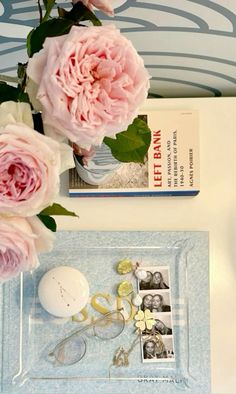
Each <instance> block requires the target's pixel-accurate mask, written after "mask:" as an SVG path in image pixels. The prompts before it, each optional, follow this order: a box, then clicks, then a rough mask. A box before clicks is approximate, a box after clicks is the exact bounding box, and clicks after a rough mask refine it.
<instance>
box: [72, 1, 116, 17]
mask: <svg viewBox="0 0 236 394" xmlns="http://www.w3.org/2000/svg"><path fill="white" fill-rule="evenodd" d="M79 1H82V3H83V4H84V5H85V6H86V7H87V8H89V9H90V10H93V7H96V8H98V9H99V10H101V11H103V12H104V13H105V14H107V15H110V16H113V15H114V12H113V8H112V6H111V4H110V3H111V0H73V1H72V3H73V4H76V3H78V2H79Z"/></svg>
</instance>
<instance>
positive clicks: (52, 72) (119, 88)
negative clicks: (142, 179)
mask: <svg viewBox="0 0 236 394" xmlns="http://www.w3.org/2000/svg"><path fill="white" fill-rule="evenodd" d="M27 74H28V76H29V78H30V79H31V80H33V82H34V84H35V83H36V84H37V85H38V89H37V96H36V97H37V99H38V100H39V101H40V103H41V105H42V107H43V119H44V126H45V129H46V126H47V125H49V126H50V127H51V128H52V127H54V128H55V131H56V133H59V134H61V135H64V136H67V137H68V138H69V139H70V140H71V141H73V142H75V143H77V144H78V145H79V146H80V147H81V148H84V149H87V150H89V149H90V147H91V145H101V143H102V141H103V138H104V137H105V136H110V137H114V136H115V135H116V133H118V132H121V131H124V130H126V129H127V127H128V125H129V124H130V123H132V121H133V119H134V117H135V116H136V115H137V112H138V108H139V106H140V105H141V104H142V103H143V101H144V99H145V98H146V96H147V92H148V89H149V74H148V72H147V70H146V69H145V67H144V63H143V60H142V58H141V57H140V56H139V55H138V53H137V52H136V50H135V49H134V47H133V45H132V43H131V42H130V41H129V40H127V39H126V38H125V37H124V36H123V35H121V34H120V32H119V30H117V29H116V28H115V26H92V27H79V26H73V27H72V29H71V31H70V33H69V34H67V35H64V36H60V37H51V38H47V39H46V41H45V43H44V48H43V49H42V50H41V51H40V52H39V53H37V54H35V55H34V56H33V58H31V59H30V60H29V64H28V68H27ZM29 94H30V92H29ZM31 96H32V95H31ZM31 100H32V101H34V102H35V98H34V97H31Z"/></svg>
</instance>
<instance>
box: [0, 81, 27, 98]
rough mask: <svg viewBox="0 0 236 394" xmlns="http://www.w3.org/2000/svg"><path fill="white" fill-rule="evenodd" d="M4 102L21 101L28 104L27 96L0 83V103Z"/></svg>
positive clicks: (19, 90) (4, 83) (12, 87)
mask: <svg viewBox="0 0 236 394" xmlns="http://www.w3.org/2000/svg"><path fill="white" fill-rule="evenodd" d="M4 101H21V102H24V103H29V96H28V94H27V93H23V92H22V90H21V89H20V88H15V87H14V86H11V85H8V84H7V83H6V82H0V103H3V102H4Z"/></svg>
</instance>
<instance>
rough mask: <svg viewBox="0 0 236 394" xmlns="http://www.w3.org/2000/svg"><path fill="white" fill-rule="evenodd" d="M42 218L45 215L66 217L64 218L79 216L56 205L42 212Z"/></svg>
mask: <svg viewBox="0 0 236 394" xmlns="http://www.w3.org/2000/svg"><path fill="white" fill-rule="evenodd" d="M39 215H41V216H44V215H46V216H47V215H64V216H77V215H76V214H75V213H74V212H72V211H68V210H67V209H66V208H64V207H62V206H61V205H60V204H56V203H54V204H53V205H51V206H50V207H47V208H45V209H44V210H43V211H41V212H40V214H39Z"/></svg>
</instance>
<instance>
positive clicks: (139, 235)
mask: <svg viewBox="0 0 236 394" xmlns="http://www.w3.org/2000/svg"><path fill="white" fill-rule="evenodd" d="M60 233H70V235H73V234H74V235H75V234H76V235H78V233H79V236H80V237H81V242H82V244H83V246H82V248H83V249H90V250H92V249H100V250H103V249H112V248H116V249H119V248H121V249H122V248H128V249H132V248H134V249H139V248H140V249H147V248H151V249H160V248H165V249H166V248H169V249H172V248H173V247H174V248H176V247H178V246H173V244H172V245H171V246H166V245H165V238H166V236H169V237H170V238H171V239H172V241H179V240H182V239H184V238H187V239H188V240H189V239H190V240H191V239H192V240H195V241H196V239H202V240H204V241H205V242H207V243H208V232H206V231H177V232H176V231H171V232H170V231H165V232H153V231H138V232H137V231H131V232H130V231H122V232H121V231H112V232H110V231H104V232H97V231H94V232H91V231H89V232H88V231H83V232H81V231H80V232H77V231H76V232H75V231H63V232H60ZM117 237H118V239H119V242H117ZM91 239H92V240H93V242H95V243H98V244H99V245H96V246H92V247H91V245H89V244H90V242H91ZM127 240H128V245H127ZM86 241H87V245H86ZM140 241H142V243H143V245H142V246H139V245H138V243H139V242H140ZM104 242H106V244H105V245H106V246H104ZM153 242H157V244H158V246H157V245H154V246H153ZM101 244H102V245H101ZM7 286H8V285H7ZM2 297H3V287H1V292H0V299H1V298H2ZM1 308H2V306H1ZM3 313H4V308H2V309H1V316H2V317H3ZM3 328H4V327H3V319H1V322H0V335H1V336H2V338H3V334H4V333H3ZM2 342H3V341H1V345H2ZM2 358H3V349H2V346H0V360H1V362H2ZM0 367H1V371H2V372H1V373H2V377H3V366H2V365H1V364H0ZM80 379H81V378H80ZM85 379H86V378H85ZM115 379H116V380H117V378H115ZM135 379H136V378H135ZM2 380H3V379H2ZM81 380H82V379H81ZM88 380H92V379H90V378H88ZM94 380H99V379H98V378H96V379H94ZM111 380H113V378H112V379H111ZM121 380H124V379H121ZM127 380H133V378H128V379H127ZM1 392H2V393H4V394H5V391H4V387H2V390H1Z"/></svg>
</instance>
